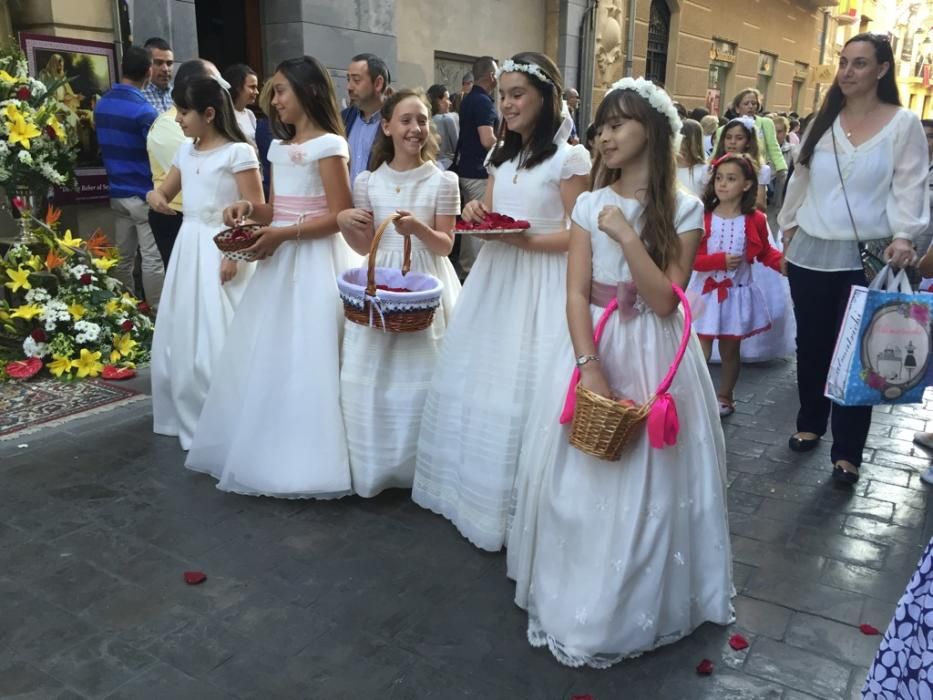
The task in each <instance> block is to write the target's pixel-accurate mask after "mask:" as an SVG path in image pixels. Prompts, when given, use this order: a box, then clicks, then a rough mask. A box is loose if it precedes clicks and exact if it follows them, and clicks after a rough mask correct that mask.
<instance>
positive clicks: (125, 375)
mask: <svg viewBox="0 0 933 700" xmlns="http://www.w3.org/2000/svg"><path fill="white" fill-rule="evenodd" d="M100 376H101V377H103V378H104V379H109V380H110V381H114V382H119V381H122V380H124V379H132V378H133V377H135V376H136V370H135V369H130V368H129V367H117V366H116V365H106V366H105V367H104V371H103V372H101V374H100Z"/></svg>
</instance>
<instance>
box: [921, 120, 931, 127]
mask: <svg viewBox="0 0 933 700" xmlns="http://www.w3.org/2000/svg"><path fill="white" fill-rule="evenodd" d="M920 124H921V125H922V126H923V128H924V129H933V119H921V120H920Z"/></svg>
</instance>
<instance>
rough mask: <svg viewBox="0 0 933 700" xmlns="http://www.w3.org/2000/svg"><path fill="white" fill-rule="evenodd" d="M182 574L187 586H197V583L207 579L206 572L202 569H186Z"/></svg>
mask: <svg viewBox="0 0 933 700" xmlns="http://www.w3.org/2000/svg"><path fill="white" fill-rule="evenodd" d="M184 576H185V583H187V584H188V585H189V586H197V585H198V584H199V583H204V582H205V581H207V574H205V573H204V572H203V571H186V572H185V574H184Z"/></svg>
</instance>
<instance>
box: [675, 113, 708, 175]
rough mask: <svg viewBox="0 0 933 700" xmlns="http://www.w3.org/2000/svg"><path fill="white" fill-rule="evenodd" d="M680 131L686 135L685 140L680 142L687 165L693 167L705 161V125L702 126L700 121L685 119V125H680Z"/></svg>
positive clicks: (681, 152) (681, 153)
mask: <svg viewBox="0 0 933 700" xmlns="http://www.w3.org/2000/svg"><path fill="white" fill-rule="evenodd" d="M680 133H682V134H683V135H684V140H683V141H681V142H680V155H681V156H683V159H684V163H686V165H687V167H688V168H692V167H693V166H694V165H701V164H702V163H705V162H706V154H705V153H704V152H703V127H702V126H700V122H698V121H695V120H693V119H684V121H683V126H682V127H680Z"/></svg>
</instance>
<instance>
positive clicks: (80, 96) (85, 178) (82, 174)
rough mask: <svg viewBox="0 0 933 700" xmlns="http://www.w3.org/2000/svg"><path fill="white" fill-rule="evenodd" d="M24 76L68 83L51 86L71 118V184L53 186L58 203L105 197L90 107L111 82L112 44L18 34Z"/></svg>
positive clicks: (113, 67)
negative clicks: (74, 140)
mask: <svg viewBox="0 0 933 700" xmlns="http://www.w3.org/2000/svg"><path fill="white" fill-rule="evenodd" d="M20 43H21V44H22V46H23V52H24V53H25V54H26V61H27V62H28V64H29V74H30V75H31V76H33V77H34V78H36V79H38V80H41V81H42V82H43V83H45V84H46V85H49V84H51V83H52V82H53V81H55V80H58V79H60V78H62V77H67V78H68V79H69V81H68V82H67V83H65V84H64V85H61V86H60V87H59V88H57V90H56V92H57V94H56V97H57V98H58V99H59V100H60V101H61V102H63V103H64V104H65V106H66V107H67V108H68V109H69V110H71V111H72V112H73V114H74V116H75V118H76V120H77V131H78V162H77V164H76V166H75V175H76V176H77V181H78V184H77V187H76V188H75V189H73V190H72V189H61V188H56V190H55V200H56V202H57V203H58V204H60V205H61V204H75V203H84V202H99V201H107V199H108V197H109V194H108V187H107V173H106V171H105V170H104V164H103V161H102V160H101V157H100V148H99V147H98V144H97V134H96V132H95V131H94V107H95V106H96V105H97V100H98V98H99V97H100V96H101V95H102V94H104V93H105V92H107V90H109V89H110V86H111V85H113V83H115V82H116V80H117V71H116V60H115V56H114V48H113V44H105V43H102V42H99V41H86V40H84V39H69V38H65V37H60V36H43V35H41V34H27V33H21V34H20Z"/></svg>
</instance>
